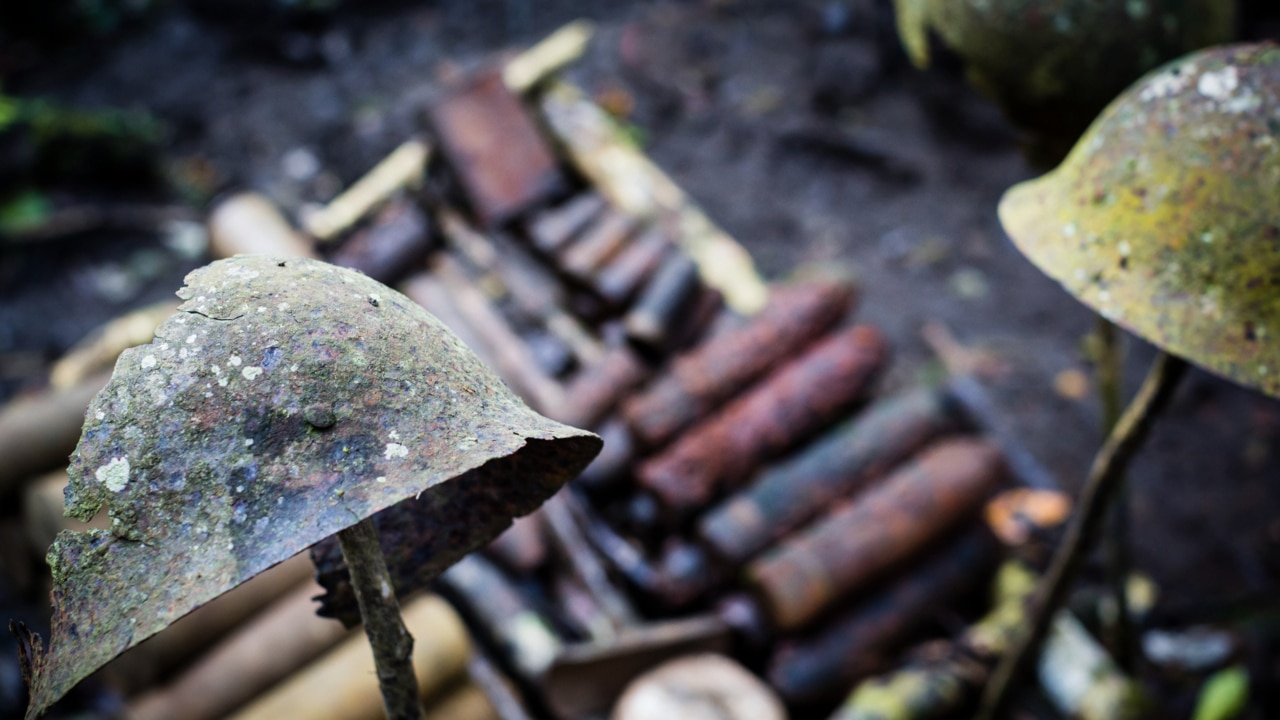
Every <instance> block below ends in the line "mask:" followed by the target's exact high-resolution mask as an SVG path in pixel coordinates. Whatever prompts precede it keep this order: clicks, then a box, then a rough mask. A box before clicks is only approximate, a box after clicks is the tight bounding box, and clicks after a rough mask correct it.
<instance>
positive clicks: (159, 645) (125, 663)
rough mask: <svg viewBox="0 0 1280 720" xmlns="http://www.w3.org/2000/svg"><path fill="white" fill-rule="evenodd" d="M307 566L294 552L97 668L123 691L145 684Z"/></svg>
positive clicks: (294, 580) (306, 572)
mask: <svg viewBox="0 0 1280 720" xmlns="http://www.w3.org/2000/svg"><path fill="white" fill-rule="evenodd" d="M311 569H312V568H311V561H310V559H308V557H307V554H306V553H305V552H303V553H299V554H298V555H295V556H293V557H292V558H290V559H288V560H286V561H284V562H282V563H280V564H279V565H276V566H275V567H273V568H270V569H269V570H267V571H265V572H263V573H260V574H259V575H257V576H255V577H254V578H253V579H251V580H249V581H248V582H246V583H244V584H242V585H240V586H238V587H236V588H235V589H233V590H231V591H229V592H227V593H225V594H223V595H220V596H218V597H216V598H214V599H213V600H211V601H209V602H208V603H205V604H204V605H201V606H200V607H199V608H196V609H195V610H194V611H192V612H191V613H190V614H188V615H185V616H183V617H182V618H181V619H179V620H178V621H177V622H175V623H174V624H172V625H170V626H169V627H167V628H165V629H164V630H162V631H160V632H159V633H157V634H156V635H155V636H153V637H151V638H150V639H148V640H147V641H146V642H145V643H142V644H140V645H135V646H134V647H132V648H130V649H129V651H128V652H126V653H124V654H123V655H120V656H119V657H117V658H116V659H115V660H112V661H111V662H110V663H109V664H108V665H107V666H106V667H105V668H103V670H102V672H103V673H105V674H106V676H107V677H109V678H110V679H111V682H112V683H113V684H115V685H116V686H117V687H119V688H120V689H121V690H122V691H123V692H124V693H125V694H126V695H131V694H133V693H135V692H137V691H139V690H141V689H143V688H146V687H150V686H152V685H154V684H155V683H156V682H158V681H160V680H163V679H165V678H166V677H168V676H169V675H171V674H172V673H174V672H175V671H177V670H178V669H180V668H181V667H182V665H183V664H184V663H185V662H186V661H188V660H190V659H191V658H192V657H195V656H196V655H198V654H199V653H200V652H202V651H203V650H205V649H206V648H208V647H209V646H210V645H212V644H213V643H214V642H216V641H217V640H218V639H219V638H221V637H223V636H224V635H226V634H227V633H228V632H230V630H231V629H232V628H234V627H236V626H237V625H239V624H241V623H243V622H244V621H245V620H247V619H249V618H250V617H253V616H254V615H255V614H257V613H258V612H260V611H261V610H262V609H263V608H265V607H267V606H268V605H270V604H271V603H272V602H274V601H275V599H276V598H278V597H280V596H281V595H284V594H285V593H286V592H288V591H289V590H291V589H293V588H296V587H298V586H299V585H301V584H302V583H304V582H306V581H307V580H308V579H309V578H310V577H311Z"/></svg>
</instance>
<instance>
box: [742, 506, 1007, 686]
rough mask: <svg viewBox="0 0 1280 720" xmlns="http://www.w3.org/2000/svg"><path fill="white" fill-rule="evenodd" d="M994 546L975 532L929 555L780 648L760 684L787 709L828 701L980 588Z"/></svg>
mask: <svg viewBox="0 0 1280 720" xmlns="http://www.w3.org/2000/svg"><path fill="white" fill-rule="evenodd" d="M998 556H999V548H998V543H997V542H996V540H995V538H993V537H992V536H991V534H990V533H989V532H987V531H986V529H985V528H982V527H975V528H973V529H970V530H966V531H964V532H963V533H961V534H960V535H958V536H956V537H954V538H950V539H948V540H947V541H946V542H945V543H940V544H939V546H937V547H935V548H933V549H932V550H931V551H930V552H929V554H928V555H927V556H926V557H925V558H923V559H922V560H921V562H919V563H918V564H914V565H911V566H909V567H904V568H903V569H902V570H903V574H902V576H901V577H900V579H898V580H896V581H894V582H893V583H892V584H891V585H889V586H888V587H886V588H884V589H883V590H880V591H877V592H876V593H874V594H872V595H871V596H869V597H867V598H866V599H865V600H863V601H861V602H859V603H858V604H857V605H856V606H854V607H853V608H852V609H851V610H849V611H848V612H845V613H843V614H841V615H839V616H837V617H835V618H832V620H831V621H830V622H827V623H824V624H823V625H821V626H819V627H817V628H815V629H814V630H813V631H811V632H809V633H806V634H805V635H804V636H803V637H799V638H795V639H791V640H788V641H786V642H784V643H783V644H782V645H781V646H780V647H779V648H778V650H777V651H776V652H775V653H774V655H773V657H772V659H771V660H770V662H769V669H768V671H767V677H768V678H769V682H770V684H772V685H773V687H774V688H776V689H777V690H778V692H779V693H780V694H781V695H782V697H783V698H785V699H786V700H787V702H788V703H791V704H793V705H800V704H813V703H823V702H829V701H831V700H835V699H837V698H839V697H840V696H841V695H843V694H844V693H847V692H848V691H849V688H851V687H852V686H853V684H854V683H855V682H857V681H858V680H859V679H861V678H863V677H866V676H867V675H869V674H871V673H873V672H875V671H876V670H878V669H879V668H880V667H881V666H882V665H883V663H884V662H885V660H887V659H888V656H889V655H890V654H891V653H893V652H894V651H896V650H897V649H898V646H899V645H900V644H901V643H903V642H904V641H906V640H908V639H909V638H910V637H911V636H912V634H913V633H915V632H917V631H918V630H919V629H920V627H921V626H923V625H926V624H927V623H928V622H929V621H930V620H931V619H934V618H933V617H932V616H933V615H934V614H935V613H936V612H938V610H939V609H940V608H942V607H944V606H946V605H947V604H948V603H950V602H951V601H953V600H954V599H955V598H957V597H959V596H960V595H963V594H964V593H966V592H968V591H970V590H972V589H973V588H974V587H976V586H978V585H981V584H984V583H985V582H986V578H987V577H988V574H989V572H990V571H991V570H992V568H993V567H994V565H995V561H996V559H997V557H998Z"/></svg>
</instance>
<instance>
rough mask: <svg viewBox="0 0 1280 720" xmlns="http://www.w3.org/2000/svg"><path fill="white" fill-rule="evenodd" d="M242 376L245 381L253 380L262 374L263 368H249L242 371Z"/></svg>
mask: <svg viewBox="0 0 1280 720" xmlns="http://www.w3.org/2000/svg"><path fill="white" fill-rule="evenodd" d="M240 374H241V375H243V376H244V379H245V380H253V379H255V378H257V377H258V376H259V375H261V374H262V368H260V367H257V366H254V367H247V368H245V369H243V370H241V371H240Z"/></svg>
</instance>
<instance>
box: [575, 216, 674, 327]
mask: <svg viewBox="0 0 1280 720" xmlns="http://www.w3.org/2000/svg"><path fill="white" fill-rule="evenodd" d="M671 251H672V245H671V241H670V240H668V239H667V236H666V234H665V233H663V232H662V230H661V229H660V228H658V227H657V226H650V227H648V228H646V229H645V230H642V231H640V233H639V234H638V235H636V237H635V238H634V239H633V240H632V241H631V242H630V243H628V244H627V246H626V247H624V248H623V249H622V251H621V252H619V253H618V255H617V257H615V258H613V260H612V261H610V262H609V263H608V264H607V265H605V266H604V267H603V268H601V269H600V271H599V272H597V273H595V274H594V275H593V277H592V279H591V285H592V287H594V288H595V291H596V292H597V293H599V294H600V297H602V298H604V299H605V300H606V301H608V302H609V303H610V304H612V305H613V306H614V307H624V306H626V304H627V303H628V302H630V301H631V299H632V298H633V297H635V294H636V291H638V290H639V289H640V287H641V286H643V285H644V283H645V281H646V280H648V279H649V277H650V276H651V275H653V272H654V271H655V270H657V269H658V265H660V264H661V263H662V258H663V257H664V256H666V254H667V253H668V252H671Z"/></svg>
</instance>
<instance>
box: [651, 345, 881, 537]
mask: <svg viewBox="0 0 1280 720" xmlns="http://www.w3.org/2000/svg"><path fill="white" fill-rule="evenodd" d="M887 356H888V348H887V346H886V343H885V340H884V337H883V336H882V335H881V334H880V331H879V330H877V329H875V328H874V327H871V326H869V325H858V326H856V327H853V328H850V329H848V330H845V331H843V332H840V333H836V334H834V335H831V336H830V337H828V338H826V339H825V340H823V341H822V342H820V343H818V344H817V345H816V346H814V347H813V348H812V349H811V350H810V351H809V352H808V353H806V354H804V355H802V356H801V357H799V358H796V359H795V360H793V361H791V362H790V363H787V364H786V365H784V366H782V367H781V368H779V369H778V371H777V372H776V373H774V374H773V375H772V376H770V377H769V378H767V379H766V380H765V381H763V382H761V383H760V384H758V385H756V386H755V387H754V388H753V389H752V390H751V391H750V392H748V393H747V394H746V395H744V396H742V397H741V398H739V399H738V400H736V401H734V402H732V403H730V404H729V405H727V406H725V407H724V408H722V409H721V410H720V411H719V412H717V413H715V414H714V415H712V416H711V417H709V418H707V419H706V420H705V421H704V422H703V423H702V424H700V425H698V426H696V427H694V428H693V429H692V430H690V431H689V432H688V433H686V434H684V435H683V436H682V437H681V438H680V439H679V440H677V441H676V442H675V443H673V444H672V445H671V446H670V447H669V448H667V450H666V451H664V452H663V453H662V454H660V455H657V456H655V457H653V458H651V459H650V460H648V461H646V462H645V463H644V464H643V465H641V466H640V468H639V470H638V471H637V473H636V478H637V480H638V481H639V482H640V484H641V485H642V486H643V487H645V488H646V489H648V490H649V491H651V492H653V493H654V494H655V495H656V496H657V497H658V499H659V500H660V501H661V502H662V504H663V505H664V506H665V507H667V508H668V509H670V510H675V511H677V514H685V513H687V512H689V511H692V510H694V509H696V508H699V507H701V506H703V505H705V504H706V503H708V502H710V501H711V500H712V499H713V498H714V497H715V496H716V495H717V494H718V493H719V492H720V491H722V490H725V489H732V487H733V486H734V485H736V484H740V483H742V482H744V481H745V480H746V479H747V478H748V477H750V474H751V472H752V471H753V470H754V469H755V468H756V467H757V466H758V465H760V464H761V463H764V462H767V461H769V460H772V459H774V458H776V457H778V456H779V455H781V454H782V453H783V452H786V451H787V450H789V449H791V448H792V447H793V446H795V445H796V443H798V442H800V441H801V440H803V439H804V438H807V437H809V436H811V435H812V434H813V433H815V432H818V431H819V430H821V429H822V428H824V427H825V426H827V425H828V424H829V423H830V422H831V421H833V420H835V419H836V418H838V417H839V416H840V415H842V414H843V413H845V412H848V410H849V409H850V408H851V407H852V406H853V405H855V404H856V403H858V402H860V401H862V400H864V399H865V398H866V396H867V394H868V393H869V391H870V389H871V386H872V384H873V381H874V380H875V378H876V376H877V375H878V373H879V370H880V368H881V367H882V366H883V365H884V364H885V361H886V359H887Z"/></svg>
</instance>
